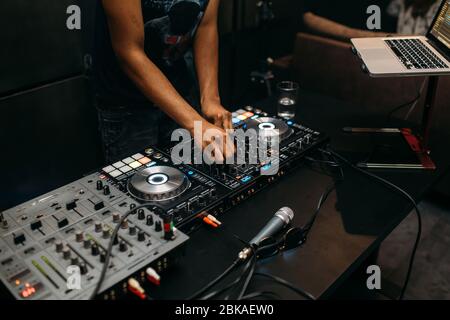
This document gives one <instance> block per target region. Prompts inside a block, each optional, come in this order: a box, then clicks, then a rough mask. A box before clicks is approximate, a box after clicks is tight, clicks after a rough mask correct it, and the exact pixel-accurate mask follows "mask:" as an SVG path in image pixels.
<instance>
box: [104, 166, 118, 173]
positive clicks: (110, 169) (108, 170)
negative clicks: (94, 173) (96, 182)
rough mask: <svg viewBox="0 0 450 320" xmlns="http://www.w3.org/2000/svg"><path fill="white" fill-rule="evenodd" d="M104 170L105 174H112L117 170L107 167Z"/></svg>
mask: <svg viewBox="0 0 450 320" xmlns="http://www.w3.org/2000/svg"><path fill="white" fill-rule="evenodd" d="M102 170H103V172H106V173H110V172H112V171H114V170H116V169H115V168H114V167H113V166H107V167H105V168H103V169H102Z"/></svg>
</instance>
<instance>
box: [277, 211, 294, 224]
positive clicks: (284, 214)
mask: <svg viewBox="0 0 450 320" xmlns="http://www.w3.org/2000/svg"><path fill="white" fill-rule="evenodd" d="M276 215H278V216H280V217H281V218H282V219H283V220H284V221H286V222H287V223H291V222H292V219H294V211H292V209H291V208H289V207H283V208H281V209H280V210H278V212H277V213H276Z"/></svg>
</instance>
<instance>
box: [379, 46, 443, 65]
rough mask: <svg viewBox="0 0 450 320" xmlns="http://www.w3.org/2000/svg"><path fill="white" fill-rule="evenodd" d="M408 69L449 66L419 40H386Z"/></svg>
mask: <svg viewBox="0 0 450 320" xmlns="http://www.w3.org/2000/svg"><path fill="white" fill-rule="evenodd" d="M385 42H386V43H387V45H388V46H389V47H390V48H391V49H392V51H394V53H395V54H396V55H397V57H398V58H399V59H400V61H401V62H402V63H403V65H404V66H405V67H406V68H408V69H445V68H448V66H447V65H446V64H445V63H444V61H442V60H441V59H440V58H439V57H438V56H437V55H436V54H435V53H434V52H433V51H431V50H430V49H429V48H428V47H427V46H426V45H424V44H423V43H422V41H420V40H419V39H396V40H385Z"/></svg>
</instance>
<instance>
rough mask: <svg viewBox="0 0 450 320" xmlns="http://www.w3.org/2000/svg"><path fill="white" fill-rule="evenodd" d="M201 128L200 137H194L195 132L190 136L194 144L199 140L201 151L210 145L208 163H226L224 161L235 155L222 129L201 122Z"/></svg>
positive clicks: (230, 142) (204, 121)
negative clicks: (210, 157) (194, 141)
mask: <svg viewBox="0 0 450 320" xmlns="http://www.w3.org/2000/svg"><path fill="white" fill-rule="evenodd" d="M199 124H200V123H198V124H197V126H198V125H199ZM201 128H202V130H201V135H202V136H201V137H196V136H195V134H198V132H196V131H195V130H194V131H193V132H191V134H192V136H193V137H194V138H195V139H196V142H198V139H201V148H202V150H204V149H205V148H207V147H208V146H210V145H211V146H212V147H213V149H212V150H213V151H212V152H211V156H212V159H209V160H210V161H212V162H215V163H226V159H232V158H233V156H234V153H235V148H234V142H233V141H231V139H229V138H228V134H227V132H226V131H225V130H224V129H223V128H222V127H219V126H217V125H213V124H211V123H210V122H208V121H206V120H203V121H201ZM197 131H198V130H197Z"/></svg>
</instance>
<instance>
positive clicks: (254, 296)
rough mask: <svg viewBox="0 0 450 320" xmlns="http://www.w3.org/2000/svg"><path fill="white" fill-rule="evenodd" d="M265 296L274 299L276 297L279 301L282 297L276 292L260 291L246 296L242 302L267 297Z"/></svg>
mask: <svg viewBox="0 0 450 320" xmlns="http://www.w3.org/2000/svg"><path fill="white" fill-rule="evenodd" d="M265 296H273V297H276V298H277V299H280V297H279V296H278V295H277V294H276V293H275V292H272V291H259V292H252V293H249V294H246V295H245V296H243V297H242V300H251V299H255V298H259V297H265Z"/></svg>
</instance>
